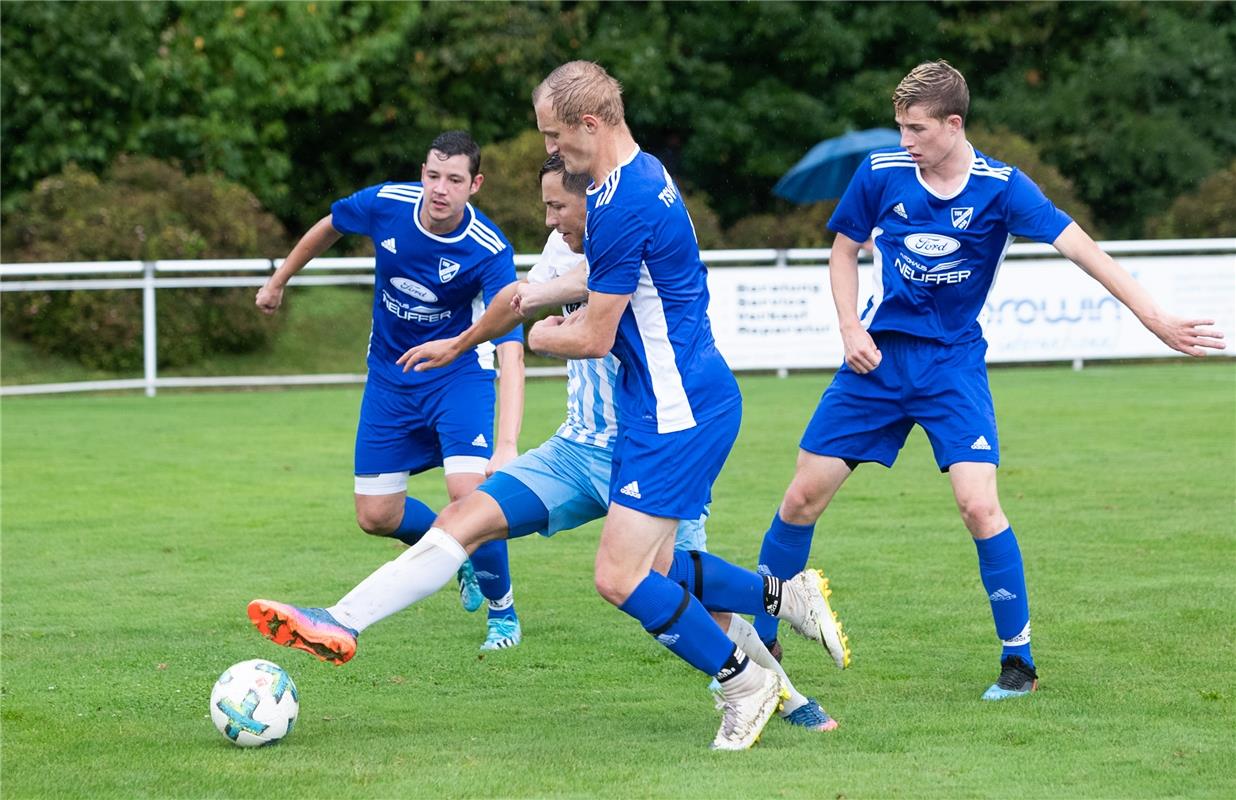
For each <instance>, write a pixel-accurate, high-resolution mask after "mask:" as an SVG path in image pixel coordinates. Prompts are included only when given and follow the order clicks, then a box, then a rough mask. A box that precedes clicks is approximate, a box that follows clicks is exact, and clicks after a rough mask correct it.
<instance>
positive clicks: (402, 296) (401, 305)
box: [331, 182, 523, 386]
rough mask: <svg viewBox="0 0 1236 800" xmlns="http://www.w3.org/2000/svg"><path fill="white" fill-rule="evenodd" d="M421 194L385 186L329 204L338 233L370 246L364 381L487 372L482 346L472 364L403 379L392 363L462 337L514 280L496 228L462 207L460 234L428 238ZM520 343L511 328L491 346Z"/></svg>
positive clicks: (430, 379)
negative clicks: (428, 345)
mask: <svg viewBox="0 0 1236 800" xmlns="http://www.w3.org/2000/svg"><path fill="white" fill-rule="evenodd" d="M423 194H424V190H423V187H422V186H421V184H420V183H419V182H416V183H383V184H379V185H377V186H370V187H368V188H365V189H361V190H360V191H359V192H357V193H356V194H353V195H352V196H350V197H346V198H344V199H342V200H337V201H336V202H335V203H334V204H332V205H331V223H332V224H333V225H334V227H335V229H336V230H338V231H340V232H342V233H358V234H362V235H364V236H368V237H369V238H370V239H372V240H373V244H374V253H375V265H374V292H373V329H372V331H371V333H370V335H369V354H368V359H367V362H368V367H369V376H370V378H371V379H372V378H373V377H375V376H377V377H380V378H382V379H385V381H386V382H387V383H388V384H393V385H395V386H406V385H423V384H427V383H438V382H441V381H446V380H449V378H450V376H452V375H455V374H457V373H458V372H460V371H465V370H466V371H471V372H476V371H481V370H490V371H492V370H493V352H494V345H493V344H488V343H487V344H485V345H483V346H481V347H478V348H477V358H474V359H473V358H460V359H456V360H455V362H454V363H452V364H451V365H450V366H447V367H444V368H442V369H436V370H426V371H424V372H416V371H415V370H410V371H408V372H406V373H405V372H404V371H403V368H402V367H401V366H399V365H398V364H396V363H395V360H396V359H398V358H399V357H400V356H401V355H403V354H404V352H405V351H406V350H407V349H408V348H410V347H414V346H416V345H418V344H422V343H424V342H429V341H433V340H434V339H445V338H449V337H451V336H456V335H458V334H460V333H462V332H463V330H464V329H465V328H467V327H468V326H469V325H471V324H472V322H473V320H475V319H477V318H479V317H480V315H481V314H482V313H483V312H484V310H485V304H486V303H488V302H489V301H490V300H491V299H493V296H494V295H496V294H497V293H498V292H499V291H501V290H502V288H503V287H505V286H506V285H508V284H510V283H512V282H513V281H514V280H515V258H514V253H513V251H512V249H511V245H510V242H508V241H507V239H506V237H505V236H503V235H502V231H500V230H498V226H497V225H494V224H493V223H492V222H490V221H489V220H488V219H486V218H485V216H484V215H483V214H481V212H479V211H477V210H476V209H474V208H473V207H472V205H471V204H468V205H467V206H466V208H465V209H464V215H463V220H462V221H461V222H460V223H459V227H458V228H456V229H455V230H454V231H452V232H451V233H449V234H447V235H445V236H439V235H437V234H435V233H431V232H429V231H427V230H426V229H425V228H423V227H422V226H421V222H420V216H419V213H420V208H421V197H422V195H423ZM522 340H523V332H522V331H521V330H520V329H518V328H516V329H515V330H514V331H512V332H511V333H510V334H508V335H506V336H504V337H501V338H500V339H498V340H496V342H495V343H501V342H504V341H522Z"/></svg>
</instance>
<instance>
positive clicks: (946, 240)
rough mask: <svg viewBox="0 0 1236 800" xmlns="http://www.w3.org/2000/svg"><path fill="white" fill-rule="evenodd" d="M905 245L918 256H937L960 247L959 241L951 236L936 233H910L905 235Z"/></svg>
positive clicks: (944, 254)
mask: <svg viewBox="0 0 1236 800" xmlns="http://www.w3.org/2000/svg"><path fill="white" fill-rule="evenodd" d="M906 247H908V248H910V249H911V250H913V251H914V252H916V253H918V254H919V255H920V256H930V257H933V258H938V257H939V256H946V255H948V254H949V253H952V252H953V251H955V250H956V249H957V248H959V247H961V242H959V241H957V240H956V239H954V238H952V237H951V236H941V235H939V234H936V233H912V234H910V235H909V236H907V237H906Z"/></svg>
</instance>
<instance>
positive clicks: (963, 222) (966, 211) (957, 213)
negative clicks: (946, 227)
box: [949, 206, 974, 231]
mask: <svg viewBox="0 0 1236 800" xmlns="http://www.w3.org/2000/svg"><path fill="white" fill-rule="evenodd" d="M949 210H950V211H951V212H953V227H954V228H956V229H957V230H961V231H964V230H965V229H966V228H968V227H970V220H972V219H974V206H966V207H965V208H951V209H949Z"/></svg>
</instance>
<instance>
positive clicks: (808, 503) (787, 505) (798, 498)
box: [781, 479, 826, 525]
mask: <svg viewBox="0 0 1236 800" xmlns="http://www.w3.org/2000/svg"><path fill="white" fill-rule="evenodd" d="M825 504H826V500H825V499H824V497H823V493H822V492H818V491H816V490H815V487H814V486H812V485H811V483H810V482H808V481H804V480H800V479H795V480H794V482H793V483H791V484H790V488H788V489H786V490H785V497H783V498H782V499H781V519H782V521H784V522H788V523H789V524H791V525H810V524H812V523H813V522H815V521H816V520H817V519H819V518H820V514H823V513H824V506H825Z"/></svg>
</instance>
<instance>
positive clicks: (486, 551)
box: [472, 539, 516, 619]
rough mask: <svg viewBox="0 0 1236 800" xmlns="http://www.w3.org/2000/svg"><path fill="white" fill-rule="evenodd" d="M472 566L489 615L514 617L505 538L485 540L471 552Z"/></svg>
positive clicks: (509, 566)
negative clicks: (486, 603)
mask: <svg viewBox="0 0 1236 800" xmlns="http://www.w3.org/2000/svg"><path fill="white" fill-rule="evenodd" d="M472 567H473V569H475V570H476V582H477V584H478V585H479V586H480V587H481V594H483V595H485V599H486V600H488V601H489V617H490V619H493V618H495V617H507V618H508V619H514V618H515V616H516V615H515V598H514V595H513V594H512V593H511V564H510V561H509V560H508V558H507V551H506V540H505V539H496V540H494V541H492V542H486V543H485V544H483V545H481V546H480V547H478V548H476V550H475V551H473V553H472Z"/></svg>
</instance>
